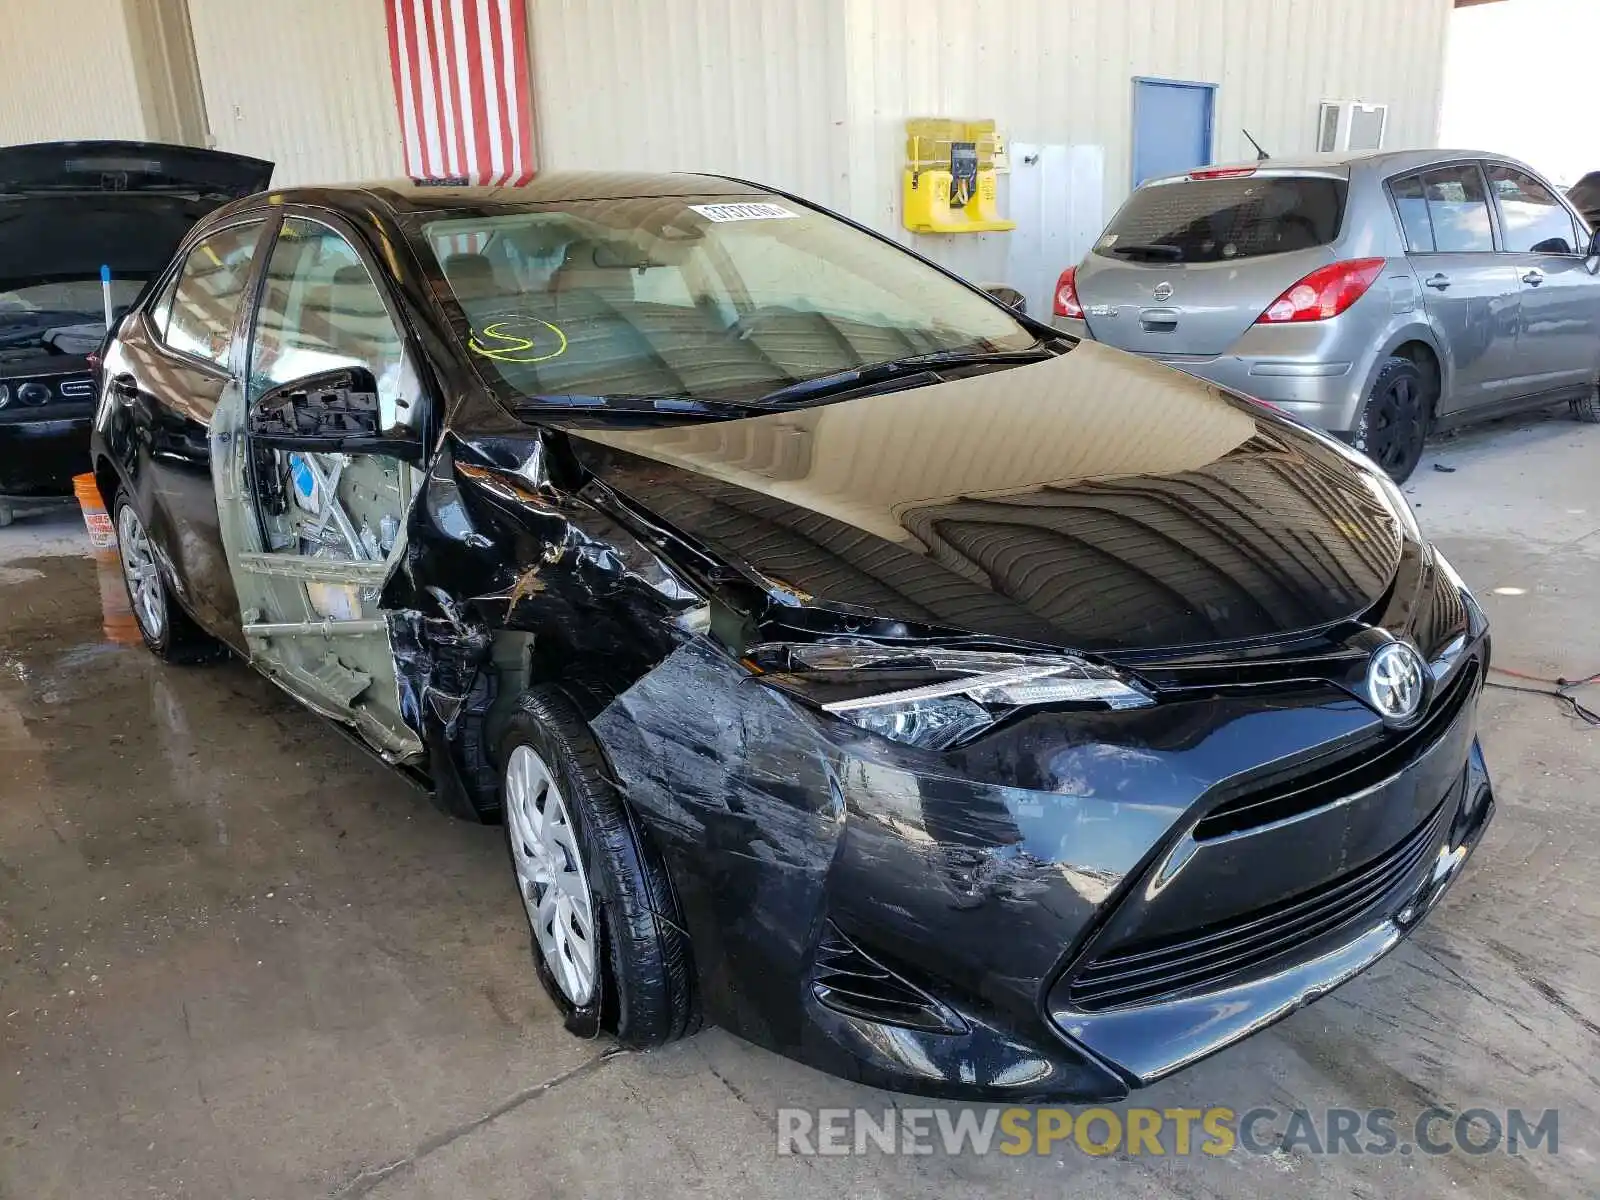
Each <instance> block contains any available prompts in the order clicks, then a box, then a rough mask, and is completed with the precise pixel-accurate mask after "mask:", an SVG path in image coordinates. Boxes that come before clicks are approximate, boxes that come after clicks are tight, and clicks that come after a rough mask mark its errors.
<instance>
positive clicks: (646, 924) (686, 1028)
mask: <svg viewBox="0 0 1600 1200" xmlns="http://www.w3.org/2000/svg"><path fill="white" fill-rule="evenodd" d="M518 746H527V747H529V748H530V749H532V750H533V751H534V753H535V754H537V755H538V756H539V758H540V759H541V760H542V761H543V763H544V765H546V766H547V767H548V768H549V770H550V773H551V777H552V778H553V779H554V781H555V783H556V786H557V788H558V790H559V791H560V793H561V796H562V799H563V802H564V805H565V808H566V814H567V817H568V819H569V821H570V824H571V827H572V830H573V833H574V834H575V840H576V842H577V845H578V847H579V849H580V852H581V854H582V858H583V871H584V874H585V875H586V876H587V880H588V889H589V895H590V897H591V904H592V906H593V912H594V915H595V917H596V921H595V924H596V926H597V928H598V933H599V937H598V955H597V959H598V963H599V965H600V971H599V976H598V980H597V986H596V987H595V989H594V994H593V995H592V997H591V998H590V999H589V1001H588V1002H587V1003H585V1004H583V1005H582V1006H581V1007H580V1006H577V1005H574V1003H573V1002H572V1000H571V999H569V998H568V996H567V995H566V993H565V992H564V991H563V990H562V988H561V985H560V983H559V982H558V980H557V978H556V975H555V972H554V971H552V969H551V967H550V964H548V963H547V962H546V961H545V956H544V953H543V951H542V949H541V947H540V944H539V937H538V931H537V930H536V929H535V927H534V919H533V917H532V915H531V914H529V913H527V908H526V905H525V906H524V913H525V915H527V916H528V926H529V935H530V941H531V943H532V947H533V959H534V964H535V967H536V968H537V970H538V973H539V980H540V982H541V983H543V984H544V987H545V990H546V991H547V992H548V993H549V994H550V998H551V999H552V1000H553V1001H554V1002H555V1004H556V1007H557V1008H558V1009H559V1010H560V1012H561V1014H562V1017H563V1019H564V1021H565V1024H566V1027H567V1029H568V1031H569V1032H571V1033H573V1034H575V1035H577V1036H579V1037H585V1038H588V1037H594V1036H595V1035H596V1034H597V1033H599V1032H600V1031H601V1030H604V1031H605V1032H607V1033H610V1034H612V1035H613V1036H615V1037H616V1039H617V1041H619V1042H620V1043H622V1044H623V1045H624V1046H628V1047H631V1048H634V1049H644V1048H648V1047H651V1046H659V1045H662V1044H664V1043H666V1042H670V1041H673V1040H675V1039H677V1038H680V1037H683V1036H685V1035H686V1034H689V1033H692V1032H694V1030H695V1028H696V1027H697V1026H698V1023H699V1021H698V1016H697V1014H696V1012H695V1006H694V1002H693V994H692V983H691V963H690V955H689V943H688V938H687V936H686V935H685V934H684V933H683V928H682V923H681V921H680V920H679V919H678V915H677V903H676V901H675V899H674V897H673V893H672V887H671V884H670V882H669V880H668V878H667V873H666V869H665V867H664V866H663V865H662V863H661V861H660V859H659V858H658V857H657V855H656V854H655V853H654V852H653V850H652V848H651V847H650V846H649V845H648V844H647V843H645V842H644V841H643V839H642V838H641V837H640V836H639V833H638V831H637V830H636V829H635V827H634V824H633V820H632V817H631V814H630V813H629V811H628V808H627V806H626V804H625V803H624V802H623V800H622V797H621V796H620V795H619V794H618V792H617V789H616V788H615V787H614V786H613V785H612V784H611V782H610V781H609V780H610V771H609V770H608V768H607V766H606V762H605V758H604V756H603V755H602V754H601V751H600V747H599V745H598V744H597V743H596V741H595V738H594V735H593V734H592V733H591V732H590V731H589V727H588V725H587V724H585V722H584V720H583V718H582V717H581V716H580V715H579V714H578V710H577V708H576V707H575V706H574V705H573V703H572V701H571V700H569V699H568V698H567V696H566V695H565V694H564V693H563V692H562V691H560V690H559V689H557V688H553V687H538V688H534V689H532V690H530V691H528V692H525V693H523V695H522V696H521V697H520V698H519V699H518V701H517V709H516V712H515V714H514V715H513V716H512V717H511V719H510V721H509V722H508V723H507V727H506V731H505V733H504V735H503V736H502V738H501V740H500V756H499V761H500V770H501V793H502V795H501V808H502V811H503V812H504V813H505V816H506V820H505V828H506V835H507V836H506V850H507V853H508V855H509V856H510V859H511V865H512V877H513V879H514V880H515V881H516V884H517V888H518V892H519V896H518V898H519V900H520V899H523V897H522V895H521V892H522V887H523V884H522V881H521V878H520V877H519V876H518V875H517V855H516V850H515V848H514V847H513V845H512V839H513V837H514V836H515V834H514V833H513V832H512V831H513V825H514V822H513V819H512V814H511V812H510V809H509V807H508V806H509V804H510V803H511V797H510V795H509V794H508V790H507V783H506V773H507V770H508V767H509V764H510V763H511V761H512V754H513V751H515V750H516V748H517V747H518Z"/></svg>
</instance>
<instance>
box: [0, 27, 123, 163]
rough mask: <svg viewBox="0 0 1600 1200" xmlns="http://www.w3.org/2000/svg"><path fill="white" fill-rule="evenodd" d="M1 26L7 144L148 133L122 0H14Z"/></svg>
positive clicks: (0, 116)
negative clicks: (36, 0)
mask: <svg viewBox="0 0 1600 1200" xmlns="http://www.w3.org/2000/svg"><path fill="white" fill-rule="evenodd" d="M3 21H4V24H3V33H0V80H4V81H5V83H4V86H3V87H0V145H4V144H7V143H13V142H45V141H56V140H58V139H62V138H142V137H145V136H147V131H146V125H145V117H144V111H143V109H142V107H141V105H140V99H139V81H138V76H137V74H136V72H135V70H134V61H133V52H132V50H131V49H130V47H129V41H128V29H127V25H126V24H125V23H124V21H123V15H122V0H51V2H50V3H43V4H40V3H27V4H18V3H11V4H8V5H6V7H5V12H4V14H3Z"/></svg>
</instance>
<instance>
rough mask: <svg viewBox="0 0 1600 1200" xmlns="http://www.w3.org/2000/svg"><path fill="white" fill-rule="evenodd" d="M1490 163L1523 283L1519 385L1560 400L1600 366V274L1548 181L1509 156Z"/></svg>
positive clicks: (1492, 188)
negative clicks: (1595, 272) (1506, 160)
mask: <svg viewBox="0 0 1600 1200" xmlns="http://www.w3.org/2000/svg"><path fill="white" fill-rule="evenodd" d="M1484 168H1485V171H1486V172H1487V174H1488V178H1489V193H1490V195H1491V196H1492V197H1493V198H1494V203H1495V208H1496V210H1497V212H1498V214H1499V217H1500V237H1501V240H1502V242H1503V243H1504V247H1505V250H1504V252H1505V254H1506V255H1507V257H1508V259H1509V261H1510V262H1511V264H1512V265H1513V267H1514V268H1515V270H1516V274H1517V278H1518V280H1519V281H1520V283H1521V288H1520V291H1519V295H1520V300H1521V303H1520V313H1519V319H1518V322H1517V369H1516V372H1515V375H1514V378H1513V381H1512V382H1513V386H1514V387H1515V390H1516V391H1517V392H1518V393H1519V394H1521V395H1527V396H1533V395H1540V394H1544V393H1551V394H1552V399H1559V398H1560V394H1562V393H1571V394H1574V395H1577V394H1582V393H1583V392H1586V391H1588V390H1589V389H1591V388H1593V387H1594V385H1595V371H1596V368H1597V366H1600V278H1596V276H1594V275H1592V274H1590V272H1589V268H1588V267H1587V266H1586V265H1585V262H1584V257H1585V252H1586V250H1587V249H1588V246H1587V242H1588V239H1587V238H1586V237H1584V236H1583V235H1582V234H1581V233H1580V227H1579V222H1578V219H1577V218H1576V217H1575V216H1574V215H1573V214H1572V212H1571V211H1570V210H1569V209H1568V208H1567V207H1566V205H1564V204H1562V203H1561V201H1560V200H1558V199H1557V198H1556V195H1555V192H1554V191H1553V190H1552V189H1551V188H1550V187H1549V186H1548V185H1547V184H1545V183H1544V181H1543V180H1541V179H1538V178H1536V177H1535V176H1533V175H1530V174H1529V173H1528V172H1526V171H1524V170H1521V169H1520V168H1517V167H1513V166H1511V165H1510V164H1508V163H1495V162H1489V163H1485V164H1484Z"/></svg>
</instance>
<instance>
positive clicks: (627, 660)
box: [380, 434, 703, 816]
mask: <svg viewBox="0 0 1600 1200" xmlns="http://www.w3.org/2000/svg"><path fill="white" fill-rule="evenodd" d="M406 536H407V546H406V552H405V556H404V558H403V560H402V562H401V564H400V566H399V567H398V569H397V570H396V571H395V572H394V573H393V575H391V577H390V579H389V580H388V582H387V583H386V585H385V588H384V591H383V594H382V597H381V599H380V604H381V606H382V608H383V609H384V610H385V611H386V612H387V613H389V614H390V637H391V641H392V644H393V647H394V652H395V662H396V668H397V675H398V681H399V687H400V693H401V712H402V716H403V717H404V719H405V721H406V723H407V725H408V726H410V727H411V728H412V729H413V730H414V731H415V732H416V733H417V734H418V736H419V737H421V738H422V739H423V742H424V744H425V745H426V746H427V747H428V748H429V759H430V771H431V774H432V775H433V776H434V779H435V783H436V787H438V789H439V790H440V802H441V804H442V805H443V806H444V807H445V808H446V809H447V810H449V811H452V812H456V813H458V814H459V815H473V814H476V815H480V816H490V815H492V814H493V813H494V812H495V811H496V804H497V802H496V799H495V791H496V787H497V779H496V774H495V769H494V765H493V762H492V756H491V753H490V749H489V747H488V746H487V742H486V739H487V736H488V735H487V732H486V730H485V729H484V725H485V720H484V718H485V716H486V714H487V712H488V710H489V708H490V706H491V705H492V704H493V702H494V700H495V698H496V697H495V686H494V672H493V670H492V669H491V659H492V654H493V649H494V641H495V637H496V636H497V634H499V633H501V632H503V631H521V632H526V633H529V634H532V635H533V637H532V642H531V652H530V653H531V657H532V661H531V662H530V663H528V664H526V665H527V669H528V674H529V677H530V678H545V679H558V680H560V681H561V682H562V684H563V685H564V686H565V687H566V688H567V690H568V691H569V692H571V693H572V695H573V696H574V699H575V700H577V701H578V702H579V703H580V706H581V707H585V708H587V709H589V710H591V711H592V710H593V709H594V708H595V707H597V706H598V705H599V704H601V703H603V702H604V701H605V699H607V698H609V696H611V695H614V694H615V693H616V692H617V691H620V690H621V689H623V688H625V687H627V686H628V685H629V684H631V683H632V682H633V681H634V680H635V679H637V678H638V677H639V675H641V674H643V672H644V671H646V670H648V669H649V668H650V667H651V666H653V665H654V664H655V663H657V662H659V661H660V660H661V659H662V658H663V657H665V656H666V655H667V654H668V653H670V652H671V650H672V649H673V647H674V646H675V645H677V644H678V643H679V642H680V641H681V640H682V639H683V638H685V637H686V636H688V634H687V633H686V632H685V629H684V627H683V625H682V623H681V621H680V618H681V617H682V616H683V615H684V614H685V613H687V612H689V611H691V610H693V609H695V608H696V607H698V606H701V605H702V603H703V602H702V600H701V597H700V595H699V593H698V592H696V591H695V590H694V589H693V588H691V587H690V586H689V585H688V584H687V583H686V582H684V581H683V580H682V579H680V578H679V576H678V575H677V574H676V573H675V572H674V571H672V570H671V568H669V567H668V566H667V565H666V563H665V562H664V561H663V560H662V559H661V558H660V557H658V556H657V555H656V554H655V553H654V552H652V551H651V550H650V549H649V548H648V547H646V546H645V545H644V544H643V542H641V541H640V540H639V539H638V538H636V537H635V536H634V535H633V534H632V533H631V532H630V531H629V530H628V529H626V528H625V527H624V526H623V525H622V524H620V523H619V522H618V521H617V519H616V518H615V517H613V516H612V515H610V514H609V513H607V512H606V511H604V510H603V509H602V508H601V507H600V506H599V505H598V504H596V503H594V502H593V501H592V500H591V499H590V498H588V497H586V496H585V494H584V493H583V492H581V491H580V492H578V493H576V494H571V493H563V492H562V491H561V490H559V489H558V488H556V487H555V486H553V483H552V479H551V475H550V466H549V464H548V463H547V461H546V450H545V444H544V442H543V440H542V439H540V438H539V437H537V436H524V437H520V438H499V437H496V438H488V439H484V440H482V441H478V442H473V443H468V442H466V441H463V440H462V439H460V438H458V437H457V436H456V435H454V434H447V435H446V436H445V439H444V444H443V445H442V447H441V449H440V451H439V453H438V454H437V455H436V456H435V458H434V459H433V461H432V463H431V464H430V466H429V469H428V473H427V477H426V479H425V481H424V483H423V485H422V488H421V489H420V493H419V495H418V497H417V500H416V502H415V503H414V504H413V505H412V508H411V512H410V516H409V518H408V523H407V528H406ZM440 767H449V768H452V769H447V770H442V771H441V770H439V769H438V768H440Z"/></svg>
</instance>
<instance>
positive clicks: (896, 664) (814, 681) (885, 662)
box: [746, 643, 1155, 750]
mask: <svg viewBox="0 0 1600 1200" xmlns="http://www.w3.org/2000/svg"><path fill="white" fill-rule="evenodd" d="M746 661H747V662H748V663H750V665H752V666H754V667H756V668H757V669H758V670H760V671H762V673H763V674H768V672H769V671H770V672H771V673H770V674H768V679H769V681H770V682H773V683H775V684H777V685H778V686H782V687H784V688H785V690H793V691H798V692H800V693H801V694H802V695H805V696H806V697H807V698H808V699H810V700H811V701H812V702H813V703H815V704H816V705H817V707H818V708H820V709H821V710H822V711H823V712H825V713H828V714H830V715H831V716H836V717H839V718H841V719H843V720H846V721H849V722H851V723H852V724H854V725H858V726H860V727H861V728H862V729H865V730H868V731H869V732H871V733H875V734H878V735H879V736H880V737H886V738H889V739H890V740H891V741H896V742H903V743H905V744H906V745H910V746H918V747H921V748H922V749H925V750H943V749H945V748H947V747H949V746H953V745H955V744H956V743H958V742H960V741H963V740H964V739H966V738H968V737H971V736H972V735H973V734H975V733H978V732H980V731H982V730H983V729H986V728H987V727H988V726H990V725H992V724H993V723H994V722H995V721H997V720H999V719H1000V718H1001V717H1004V716H1005V715H1006V714H1008V713H1010V712H1012V711H1014V710H1016V709H1018V708H1025V707H1028V706H1031V705H1043V704H1052V705H1054V704H1082V705H1093V706H1095V707H1100V708H1113V709H1121V708H1142V707H1144V706H1145V705H1148V704H1153V703H1155V701H1154V699H1153V698H1152V697H1151V696H1150V695H1149V694H1148V693H1147V692H1145V691H1143V690H1142V689H1140V688H1139V687H1138V686H1136V685H1135V684H1134V683H1133V682H1132V681H1131V680H1129V679H1127V678H1126V677H1124V676H1123V675H1122V674H1120V673H1119V672H1117V671H1116V670H1114V669H1113V668H1111V667H1107V666H1103V665H1101V664H1099V663H1092V662H1089V661H1087V660H1085V659H1082V658H1078V657H1076V656H1073V655H1024V654H1005V653H995V652H990V651H981V650H980V651H974V650H938V649H935V650H925V649H918V648H904V649H902V648H896V647H885V646H878V645H871V644H868V645H830V644H810V643H803V644H798V645H796V644H789V643H766V644H763V645H761V646H756V647H752V648H751V650H750V651H749V653H748V654H747V656H746ZM918 676H920V677H922V678H923V679H928V677H929V676H932V677H934V678H932V679H931V680H929V681H928V682H919V683H916V684H915V686H909V687H907V686H892V683H893V682H898V683H905V682H909V681H910V680H911V679H912V678H915V677H918ZM891 681H892V682H891Z"/></svg>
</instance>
